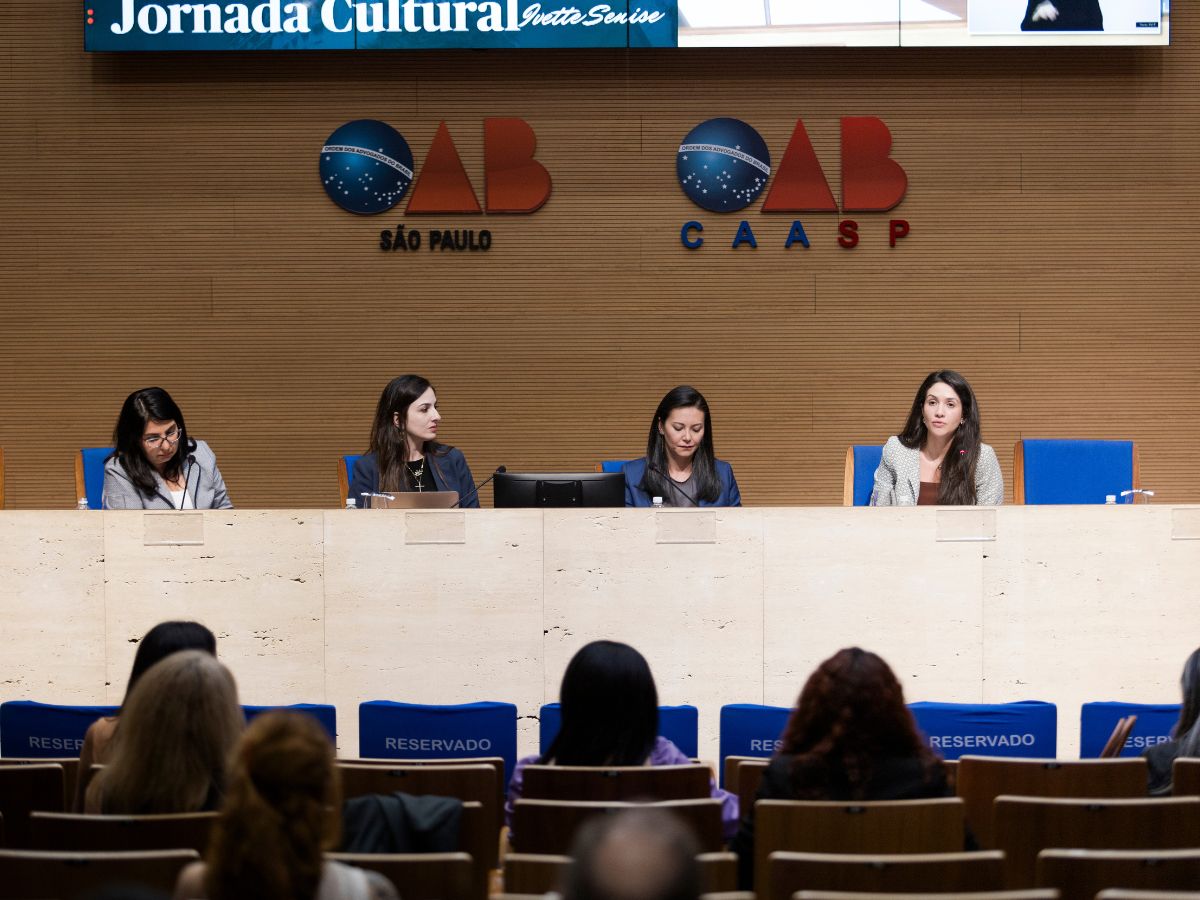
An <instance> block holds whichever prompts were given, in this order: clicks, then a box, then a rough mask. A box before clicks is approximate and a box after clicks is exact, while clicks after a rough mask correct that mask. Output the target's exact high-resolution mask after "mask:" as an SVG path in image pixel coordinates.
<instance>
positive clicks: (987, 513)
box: [936, 506, 996, 541]
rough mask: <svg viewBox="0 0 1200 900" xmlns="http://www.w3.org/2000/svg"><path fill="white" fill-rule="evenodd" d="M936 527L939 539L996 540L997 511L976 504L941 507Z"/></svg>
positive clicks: (938, 511)
mask: <svg viewBox="0 0 1200 900" xmlns="http://www.w3.org/2000/svg"><path fill="white" fill-rule="evenodd" d="M936 527H937V540H938V541H994V540H995V539H996V511H995V510H994V509H987V508H983V509H980V508H979V507H975V506H968V507H967V508H965V509H939V510H937V520H936Z"/></svg>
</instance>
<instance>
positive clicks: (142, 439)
mask: <svg viewBox="0 0 1200 900" xmlns="http://www.w3.org/2000/svg"><path fill="white" fill-rule="evenodd" d="M113 443H114V444H115V445H116V449H115V450H113V453H112V455H111V456H110V457H109V458H108V459H107V460H106V461H105V463H104V508H105V509H231V508H232V507H233V504H232V503H230V502H229V493H228V492H227V491H226V490H225V480H224V479H223V478H222V477H221V470H220V469H218V468H217V457H216V456H215V455H214V454H213V452H212V450H211V449H210V448H209V446H208V444H206V443H204V441H197V440H194V439H192V438H189V437H188V433H187V426H186V425H185V424H184V422H183V413H182V412H180V410H179V407H178V406H177V405H176V404H175V401H174V400H172V399H171V395H170V394H168V393H167V392H166V391H164V390H163V389H162V388H157V387H151V388H142V389H141V390H140V391H134V392H133V393H132V394H130V395H129V396H128V397H126V398H125V405H124V406H122V407H121V414H120V415H119V416H118V417H117V425H116V428H114V429H113Z"/></svg>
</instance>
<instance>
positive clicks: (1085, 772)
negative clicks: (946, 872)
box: [958, 756, 1146, 848]
mask: <svg viewBox="0 0 1200 900" xmlns="http://www.w3.org/2000/svg"><path fill="white" fill-rule="evenodd" d="M1001 794H1015V795H1020V796H1025V797H1144V796H1146V761H1145V760H1143V759H1095V760H1092V759H1089V760H1054V759H1018V758H1001V757H988V756H964V757H961V758H960V759H959V761H958V796H960V797H962V799H963V802H964V803H965V804H966V813H967V825H968V827H970V829H971V832H972V833H973V834H974V835H975V837H976V839H977V840H978V841H979V845H980V846H981V847H985V848H988V847H994V846H996V842H995V829H994V827H993V821H992V814H993V809H992V804H993V802H994V801H995V799H996V798H997V797H998V796H1000V795H1001Z"/></svg>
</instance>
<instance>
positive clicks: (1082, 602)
mask: <svg viewBox="0 0 1200 900" xmlns="http://www.w3.org/2000/svg"><path fill="white" fill-rule="evenodd" d="M1171 522H1172V509H1171V507H1170V506H1167V505H1161V506H1151V505H1139V506H1116V507H1111V506H1109V507H1106V506H1076V507H1064V506H1028V507H1012V508H1009V509H1001V510H1000V511H999V528H998V539H997V541H996V543H995V544H994V545H992V552H990V553H989V555H988V559H987V560H985V562H984V570H985V596H986V600H985V604H984V610H985V617H984V647H985V657H984V672H985V678H986V680H985V682H984V699H985V700H986V701H988V702H1002V701H1006V700H1023V699H1034V700H1049V701H1052V702H1054V703H1057V704H1058V755H1059V756H1061V757H1074V756H1077V755H1078V753H1079V708H1080V706H1081V704H1083V703H1085V702H1088V701H1092V700H1124V701H1131V702H1143V703H1167V702H1178V701H1179V686H1178V685H1179V673H1180V671H1181V670H1182V668H1183V661H1184V659H1185V658H1186V657H1187V655H1188V654H1189V653H1191V652H1192V651H1193V650H1195V649H1196V646H1197V644H1198V643H1200V603H1197V599H1196V574H1197V572H1200V542H1197V541H1185V540H1172V539H1171Z"/></svg>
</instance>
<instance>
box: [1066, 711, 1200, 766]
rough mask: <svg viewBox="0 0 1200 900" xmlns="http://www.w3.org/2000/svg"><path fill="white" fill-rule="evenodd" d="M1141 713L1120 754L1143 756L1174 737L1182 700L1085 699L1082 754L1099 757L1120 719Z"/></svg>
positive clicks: (1080, 725)
mask: <svg viewBox="0 0 1200 900" xmlns="http://www.w3.org/2000/svg"><path fill="white" fill-rule="evenodd" d="M1125 716H1137V721H1136V722H1134V724H1133V731H1132V732H1130V734H1129V737H1128V738H1127V739H1126V741H1125V746H1124V747H1122V748H1121V752H1120V753H1118V754H1117V755H1118V756H1141V755H1142V751H1143V750H1145V749H1147V748H1148V747H1153V746H1154V745H1155V744H1163V743H1166V742H1167V741H1169V740H1170V739H1171V729H1172V728H1174V727H1175V723H1176V722H1178V721H1179V704H1178V703H1085V704H1083V706H1082V707H1081V708H1080V715H1079V755H1080V757H1082V758H1083V759H1089V758H1094V757H1098V756H1099V755H1100V751H1101V750H1103V749H1104V745H1105V744H1106V743H1107V742H1108V737H1109V735H1111V734H1112V732H1113V729H1114V728H1115V727H1116V725H1117V720H1118V719H1123V718H1125Z"/></svg>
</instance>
